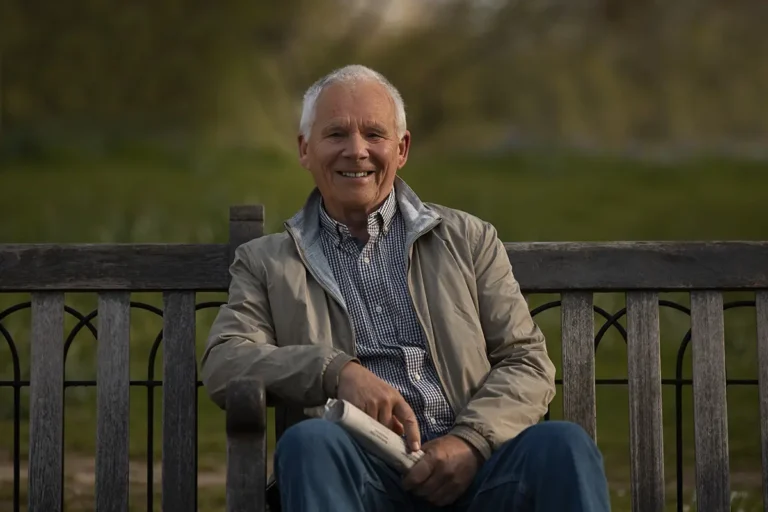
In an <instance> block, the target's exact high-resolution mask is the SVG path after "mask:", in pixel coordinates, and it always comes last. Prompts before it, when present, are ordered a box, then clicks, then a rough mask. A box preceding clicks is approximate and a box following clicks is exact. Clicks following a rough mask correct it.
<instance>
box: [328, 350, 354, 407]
mask: <svg viewBox="0 0 768 512" xmlns="http://www.w3.org/2000/svg"><path fill="white" fill-rule="evenodd" d="M352 361H357V359H356V358H354V357H353V356H351V355H349V354H346V353H344V352H341V353H339V354H337V355H335V356H333V357H332V358H331V360H330V361H329V362H328V364H327V365H326V366H325V371H324V372H323V391H325V396H326V397H328V398H336V390H337V389H338V387H339V375H340V374H341V369H342V368H343V367H344V365H345V364H347V363H349V362H352Z"/></svg>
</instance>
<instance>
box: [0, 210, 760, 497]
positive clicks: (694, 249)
mask: <svg viewBox="0 0 768 512" xmlns="http://www.w3.org/2000/svg"><path fill="white" fill-rule="evenodd" d="M263 213H264V211H263V208H262V207H260V206H241V207H233V208H231V209H230V242H229V243H228V244H205V245H189V244H168V245H165V244H160V245H158V244H131V245H106V244H105V245H89V244H75V245H45V244H43V245H37V244H34V245H0V293H11V292H25V293H26V292H31V297H32V299H31V303H30V304H29V307H31V314H32V329H31V340H30V342H31V377H30V382H29V383H25V382H23V381H21V379H20V376H19V371H18V357H17V356H16V355H15V353H14V357H15V358H16V360H15V362H14V365H15V369H14V373H15V375H14V380H13V381H10V382H7V381H6V382H4V383H3V384H5V385H7V386H13V388H14V401H15V410H16V414H17V415H18V414H20V413H19V412H18V411H19V406H18V403H19V400H20V389H21V388H22V387H24V386H26V385H29V387H30V403H29V405H30V417H29V421H30V455H29V476H28V478H29V484H28V485H29V492H28V495H29V510H34V511H51V512H52V511H58V510H61V509H62V499H63V498H62V496H63V485H64V484H63V465H62V458H63V446H62V439H63V436H62V430H63V412H64V411H63V394H64V354H65V344H64V342H63V341H64V339H63V337H64V315H65V301H64V293H65V292H72V291H78V292H83V291H89V292H96V293H98V311H97V313H96V314H94V315H91V316H90V318H83V317H82V316H81V324H82V325H84V326H86V327H89V326H90V327H92V326H91V324H90V320H92V319H93V317H94V316H96V317H97V321H98V328H97V330H98V348H97V360H98V370H97V381H98V386H97V407H98V411H97V451H96V470H95V471H96V484H95V485H96V487H95V492H96V509H97V510H98V511H107V510H109V511H113V510H127V509H128V490H129V488H128V482H129V480H128V474H129V458H128V457H129V453H128V439H129V436H128V434H129V432H128V419H129V392H130V387H129V385H130V382H129V370H128V355H129V343H130V340H129V322H130V310H131V302H130V293H131V292H141V291H154V292H157V291H161V292H163V304H164V307H163V311H162V316H163V333H162V343H163V361H162V365H163V372H162V373H163V378H162V384H161V385H162V403H163V412H162V421H163V433H162V453H163V456H162V496H163V498H162V508H163V510H166V511H171V510H173V511H191V510H196V506H197V505H196V477H197V466H196V462H197V459H196V456H197V453H196V451H197V440H196V432H197V430H196V426H197V417H196V413H197V406H196V400H197V388H198V387H199V385H200V383H199V381H198V379H197V372H196V370H197V363H198V362H197V361H196V355H195V332H196V330H195V310H196V303H195V300H196V292H202V291H226V290H227V287H228V282H229V274H228V266H229V263H230V262H231V260H232V256H233V250H234V248H235V247H237V246H238V245H239V244H241V243H243V242H245V241H247V240H249V239H252V238H255V237H258V236H261V235H262V233H263V221H264V215H263ZM507 249H508V252H509V257H510V260H511V262H512V264H513V267H514V269H515V274H516V276H517V278H518V280H519V281H520V283H521V287H522V289H523V290H524V292H526V293H527V294H537V293H557V294H560V300H559V301H556V302H553V303H550V304H547V305H545V306H542V307H539V308H537V309H538V311H534V312H533V313H534V314H538V313H540V312H541V311H543V310H544V309H548V308H553V307H560V308H561V318H562V368H563V371H562V375H559V376H558V377H561V379H559V380H558V382H559V383H562V390H561V391H559V392H560V393H561V394H562V397H563V415H564V417H565V418H566V419H569V420H572V421H574V422H577V423H579V424H580V425H582V426H583V427H584V428H585V429H586V431H587V432H588V433H589V434H590V435H592V436H593V437H596V435H597V432H596V401H595V385H596V379H595V358H594V356H595V342H596V335H595V320H594V319H595V313H596V312H597V313H598V314H599V315H600V316H602V317H604V318H605V323H604V324H603V326H602V328H601V329H600V332H599V333H598V336H597V337H598V338H599V337H601V336H602V334H604V331H605V330H606V329H608V328H609V327H611V326H618V327H620V330H622V332H623V334H625V335H626V341H627V361H628V378H627V379H626V381H624V382H626V384H628V388H629V413H630V429H629V436H630V452H631V453H630V457H631V495H632V508H633V510H636V511H643V512H650V511H660V510H662V509H663V506H664V501H665V486H664V481H665V480H664V465H663V442H664V440H663V434H662V407H661V405H662V393H661V390H662V377H661V367H660V332H659V306H660V301H659V295H658V294H659V292H662V291H681V292H690V299H691V301H690V303H691V305H690V311H689V312H690V317H691V331H690V333H689V334H690V336H689V337H688V340H690V345H692V351H693V354H692V357H693V359H692V361H693V362H692V367H693V373H692V384H693V398H694V418H695V452H696V475H695V476H696V491H697V502H698V507H699V510H707V511H726V510H729V509H730V507H729V500H730V485H729V455H728V424H727V414H726V372H725V352H724V327H723V326H724V320H723V308H724V304H723V298H722V292H724V291H727V290H749V291H755V292H756V294H755V301H754V302H752V301H748V302H749V303H748V304H747V305H754V306H755V307H756V309H755V311H756V315H757V327H758V333H757V338H758V346H759V350H758V352H759V368H760V371H759V379H758V381H757V382H756V383H759V390H760V418H761V425H762V432H761V436H762V458H763V468H764V470H763V482H764V498H765V499H764V502H765V503H766V504H768V495H765V492H766V489H768V480H767V479H766V475H768V472H766V470H765V468H766V467H767V466H768V242H760V243H743V242H727V243H511V244H507ZM597 292H622V293H626V309H625V310H622V311H619V312H618V313H616V314H614V315H611V314H608V313H607V312H605V311H603V310H601V309H600V308H596V307H595V305H594V304H593V294H594V293H597ZM661 305H662V306H665V305H668V304H664V303H663V302H662V303H661ZM21 307H24V305H21V306H19V307H17V308H16V309H15V310H18V309H20V308H21ZM678 309H681V310H684V311H686V312H687V311H688V310H687V308H684V307H678ZM15 310H14V311H15ZM12 312H13V311H10V310H6V311H5V312H0V327H2V321H3V317H6V316H8V315H9V314H11V313H12ZM625 315H626V331H623V327H621V326H620V325H619V324H618V320H619V319H621V318H622V317H623V316H625ZM95 330H96V328H94V331H95ZM3 336H5V337H6V338H7V337H8V333H7V331H6V330H5V329H4V328H0V337H3ZM158 343H159V340H158ZM686 345H687V343H686ZM681 350H683V351H684V350H685V348H682V349H681ZM150 380H152V378H150ZM152 382H153V383H154V384H157V385H160V383H159V382H154V381H152ZM94 384H95V383H94ZM674 384H675V385H676V386H677V388H678V389H681V387H682V385H684V384H685V382H684V379H682V376H681V375H680V374H678V377H677V379H676V381H675V383H674ZM227 393H228V394H227V407H226V430H227V441H228V449H227V483H226V486H227V509H228V510H230V511H239V512H245V511H261V510H264V499H265V491H264V489H265V479H266V464H265V462H266V454H267V445H266V430H267V405H268V404H269V405H274V406H275V407H276V430H277V435H278V437H279V435H280V433H282V432H283V431H284V429H285V428H287V427H288V426H289V425H291V424H293V423H294V422H296V421H299V420H301V418H302V416H301V414H300V413H298V412H297V409H296V408H292V407H290V406H289V405H288V404H279V403H276V402H275V403H273V402H272V400H271V399H270V397H268V396H267V395H266V393H265V392H264V389H263V387H261V385H260V383H259V382H258V381H247V380H246V381H239V382H233V383H232V384H231V385H230V387H229V389H228V391H227ZM18 424H19V418H18V416H17V417H16V418H15V425H16V427H15V445H14V451H15V459H16V460H15V467H14V472H15V493H14V494H15V501H16V503H15V507H16V509H18V507H19V503H18V499H19V497H18V485H19V484H18V481H19V461H18V448H19V447H18V443H19V440H18ZM678 451H679V447H678ZM150 452H151V450H150ZM678 469H679V467H678ZM609 476H610V475H609ZM678 477H679V474H678ZM150 485H151V483H150ZM680 486H681V483H680V482H678V488H680ZM150 501H151V496H150ZM766 507H767V508H766V510H768V505H766ZM678 508H682V505H681V504H678Z"/></svg>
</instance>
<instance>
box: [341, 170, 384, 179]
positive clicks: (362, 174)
mask: <svg viewBox="0 0 768 512" xmlns="http://www.w3.org/2000/svg"><path fill="white" fill-rule="evenodd" d="M374 172H375V171H359V172H343V171H341V172H339V174H341V175H342V176H344V177H345V178H365V177H366V176H370V175H371V174H373V173H374Z"/></svg>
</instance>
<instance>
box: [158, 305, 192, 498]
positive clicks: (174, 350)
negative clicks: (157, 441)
mask: <svg viewBox="0 0 768 512" xmlns="http://www.w3.org/2000/svg"><path fill="white" fill-rule="evenodd" d="M163 303H164V307H163V482H162V487H163V510H164V511H176V510H184V511H186V510H195V503H196V502H197V382H196V381H197V377H196V370H197V366H196V361H195V294H194V292H166V293H164V294H163Z"/></svg>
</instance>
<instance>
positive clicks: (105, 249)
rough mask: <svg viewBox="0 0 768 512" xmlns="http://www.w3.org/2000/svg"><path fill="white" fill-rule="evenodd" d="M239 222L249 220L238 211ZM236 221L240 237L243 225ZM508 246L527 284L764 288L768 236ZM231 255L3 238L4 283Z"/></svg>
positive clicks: (209, 273)
mask: <svg viewBox="0 0 768 512" xmlns="http://www.w3.org/2000/svg"><path fill="white" fill-rule="evenodd" d="M235 222H246V221H243V220H242V219H240V216H237V214H236V220H235ZM232 229H233V231H235V232H236V236H237V237H239V236H240V235H239V234H237V233H240V227H239V226H237V225H236V226H234V227H233V228H232ZM249 229H250V228H249ZM244 236H246V237H247V236H250V235H244ZM506 247H507V251H508V255H509V259H510V261H511V262H512V263H513V265H514V269H515V275H516V276H517V278H518V281H519V282H520V286H521V288H522V289H523V290H524V291H525V292H526V293H539V292H561V291H568V290H589V291H598V290H602V291H633V290H649V291H667V290H691V289H719V290H731V289H732V290H737V289H756V288H768V269H767V268H766V265H765V263H764V262H765V261H767V260H768V242H712V243H707V242H690V243H688V242H686V243H679V242H623V243H574V242H542V243H509V244H506ZM230 256H231V253H230V244H207V245H190V244H132V245H120V244H117V245H114V244H91V245H89V244H72V245H51V244H44V245H38V244H31V245H2V244H0V292H11V291H35V290H37V291H40V290H65V291H70V290H71V291H76V290H132V291H144V290H153V291H161V290H197V291H209V290H217V291H221V290H226V289H227V287H228V285H229V272H228V270H229V261H230Z"/></svg>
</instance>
